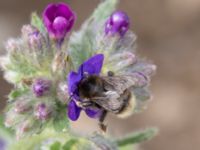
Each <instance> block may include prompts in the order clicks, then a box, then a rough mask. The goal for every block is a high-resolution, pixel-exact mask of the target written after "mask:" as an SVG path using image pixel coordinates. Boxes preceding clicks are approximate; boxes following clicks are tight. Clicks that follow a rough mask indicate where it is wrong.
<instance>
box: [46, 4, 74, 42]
mask: <svg viewBox="0 0 200 150" xmlns="http://www.w3.org/2000/svg"><path fill="white" fill-rule="evenodd" d="M75 19H76V15H75V13H74V12H73V11H72V10H71V8H70V7H69V6H68V5H67V4H65V3H61V2H60V3H56V4H49V5H48V6H47V7H46V8H45V10H44V12H43V22H44V25H45V27H46V29H47V31H48V32H49V35H50V36H51V37H52V38H54V39H57V40H63V39H64V37H65V35H66V34H67V33H68V32H69V31H70V30H71V28H72V27H73V25H74V22H75Z"/></svg>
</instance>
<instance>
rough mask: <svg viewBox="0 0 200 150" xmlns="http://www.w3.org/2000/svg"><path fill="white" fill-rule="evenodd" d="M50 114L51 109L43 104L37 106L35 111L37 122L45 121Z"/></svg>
mask: <svg viewBox="0 0 200 150" xmlns="http://www.w3.org/2000/svg"><path fill="white" fill-rule="evenodd" d="M51 114H52V109H51V108H50V107H49V106H47V105H46V104H44V103H41V104H38V105H37V106H36V109H35V116H36V117H37V118H38V119H39V120H47V119H49V118H50V116H51Z"/></svg>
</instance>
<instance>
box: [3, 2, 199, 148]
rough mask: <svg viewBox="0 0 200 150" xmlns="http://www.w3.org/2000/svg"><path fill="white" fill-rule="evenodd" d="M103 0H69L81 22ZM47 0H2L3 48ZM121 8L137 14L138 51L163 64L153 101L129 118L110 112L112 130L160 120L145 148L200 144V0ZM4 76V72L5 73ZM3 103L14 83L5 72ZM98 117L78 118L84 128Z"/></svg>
mask: <svg viewBox="0 0 200 150" xmlns="http://www.w3.org/2000/svg"><path fill="white" fill-rule="evenodd" d="M97 2H98V0H84V1H82V0H75V1H72V0H69V3H70V4H71V6H72V7H73V8H74V9H75V11H77V14H78V20H77V23H76V28H78V27H79V25H80V23H81V22H82V21H83V20H84V19H85V18H86V17H87V16H88V15H89V14H90V13H91V12H92V10H93V8H94V7H95V6H96V4H97ZM47 3H48V1H47V0H43V1H42V2H41V1H33V0H32V1H25V0H18V1H17V3H16V1H15V0H1V1H0V31H1V34H0V49H1V52H2V53H3V42H5V41H6V39H7V38H8V37H10V36H14V37H16V36H17V35H19V34H20V28H21V26H22V25H23V24H26V23H28V21H29V14H30V13H31V11H34V10H37V11H38V12H41V11H42V9H43V7H44V6H45V5H46V4H47ZM120 9H123V10H125V11H126V12H127V13H128V14H129V15H130V18H131V20H132V27H131V28H132V29H133V30H134V31H135V33H136V34H137V35H138V53H139V54H140V55H141V56H143V57H146V58H148V59H150V60H153V62H154V63H155V64H156V65H157V66H158V72H157V74H156V76H155V77H154V78H153V80H152V85H151V90H152V92H153V94H154V98H153V101H152V102H150V103H149V106H148V109H147V110H145V111H144V112H143V113H141V114H137V115H134V116H132V117H130V118H128V119H126V120H119V119H117V118H116V117H114V116H109V118H108V120H107V122H108V124H109V133H110V134H111V135H114V136H120V135H125V134H127V133H129V132H130V131H134V130H137V129H140V128H145V127H149V126H157V127H158V128H159V129H160V133H159V135H158V136H157V137H156V138H154V139H153V140H152V141H149V142H146V143H143V144H142V145H141V146H140V148H141V150H199V149H200V128H199V126H200V118H199V117H198V114H199V113H200V109H199V106H200V79H199V74H200V67H199V64H200V1H199V0H162V1H161V0H131V1H130V0H122V1H121V3H120ZM1 77H2V73H1ZM0 83H1V86H0V98H1V101H0V105H1V106H2V107H3V105H4V103H5V100H6V98H5V95H6V94H8V92H9V90H10V88H11V86H10V85H8V84H7V83H6V82H5V81H4V80H3V79H2V78H0ZM96 125H97V124H96V122H95V121H93V120H90V119H88V118H86V117H85V116H84V115H83V116H82V118H81V119H80V121H78V122H76V123H73V126H74V128H76V129H79V130H80V131H82V132H83V133H85V132H89V131H90V132H91V131H93V130H95V129H96Z"/></svg>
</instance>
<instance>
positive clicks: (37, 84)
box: [32, 78, 51, 97]
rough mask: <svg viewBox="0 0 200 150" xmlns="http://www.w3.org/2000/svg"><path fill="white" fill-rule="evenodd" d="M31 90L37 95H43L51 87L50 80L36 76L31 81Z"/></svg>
mask: <svg viewBox="0 0 200 150" xmlns="http://www.w3.org/2000/svg"><path fill="white" fill-rule="evenodd" d="M32 87H33V92H34V94H35V95H36V96H37V97H41V96H44V95H46V94H48V93H49V91H50V89H51V81H50V80H48V79H44V78H38V79H36V80H35V81H34V83H33V86H32Z"/></svg>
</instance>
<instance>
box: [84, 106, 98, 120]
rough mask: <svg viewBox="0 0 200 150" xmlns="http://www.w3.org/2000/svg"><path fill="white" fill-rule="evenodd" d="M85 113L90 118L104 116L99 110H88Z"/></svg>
mask: <svg viewBox="0 0 200 150" xmlns="http://www.w3.org/2000/svg"><path fill="white" fill-rule="evenodd" d="M85 113H86V114H87V115H88V116H89V117H90V118H99V117H100V116H101V114H102V110H100V109H98V108H87V109H86V110H85Z"/></svg>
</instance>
